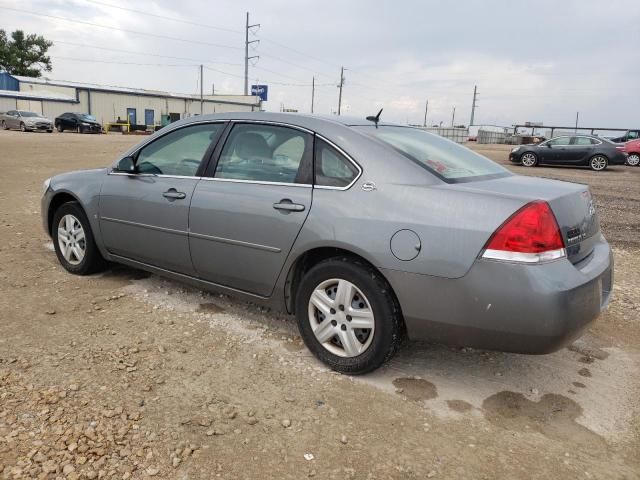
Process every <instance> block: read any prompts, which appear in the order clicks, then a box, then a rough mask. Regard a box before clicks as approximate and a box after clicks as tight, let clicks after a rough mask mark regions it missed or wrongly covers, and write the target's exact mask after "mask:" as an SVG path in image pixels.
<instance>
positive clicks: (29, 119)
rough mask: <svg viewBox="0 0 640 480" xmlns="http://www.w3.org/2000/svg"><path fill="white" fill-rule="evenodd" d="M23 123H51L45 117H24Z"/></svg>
mask: <svg viewBox="0 0 640 480" xmlns="http://www.w3.org/2000/svg"><path fill="white" fill-rule="evenodd" d="M24 121H25V122H49V123H51V120H49V119H48V118H47V117H24Z"/></svg>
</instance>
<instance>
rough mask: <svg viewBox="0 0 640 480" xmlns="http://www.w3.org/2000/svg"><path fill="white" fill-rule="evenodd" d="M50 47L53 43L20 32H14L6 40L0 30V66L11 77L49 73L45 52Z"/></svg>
mask: <svg viewBox="0 0 640 480" xmlns="http://www.w3.org/2000/svg"><path fill="white" fill-rule="evenodd" d="M52 45H53V42H51V41H49V40H47V39H45V38H44V37H43V36H42V35H36V34H34V33H32V34H30V35H25V34H24V32H23V31H22V30H16V31H15V32H13V33H12V34H11V38H8V37H7V33H6V32H5V31H4V30H0V66H2V67H4V68H6V70H7V72H9V73H11V74H13V75H23V76H25V77H39V76H40V75H42V71H43V70H46V71H47V72H50V71H51V58H49V56H48V55H47V50H49V47H51V46H52Z"/></svg>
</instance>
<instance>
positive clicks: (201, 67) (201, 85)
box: [200, 65, 204, 115]
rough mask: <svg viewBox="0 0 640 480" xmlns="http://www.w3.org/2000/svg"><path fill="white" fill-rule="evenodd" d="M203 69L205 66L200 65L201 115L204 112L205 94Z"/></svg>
mask: <svg viewBox="0 0 640 480" xmlns="http://www.w3.org/2000/svg"><path fill="white" fill-rule="evenodd" d="M202 69H203V66H202V65H200V115H202V114H203V113H204V94H203V92H204V91H203V88H204V83H203V82H202V79H203V77H204V75H203V73H202Z"/></svg>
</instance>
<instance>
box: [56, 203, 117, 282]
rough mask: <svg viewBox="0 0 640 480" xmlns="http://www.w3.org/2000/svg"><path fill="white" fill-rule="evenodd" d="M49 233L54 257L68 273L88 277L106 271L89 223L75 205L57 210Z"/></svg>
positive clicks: (68, 204)
mask: <svg viewBox="0 0 640 480" xmlns="http://www.w3.org/2000/svg"><path fill="white" fill-rule="evenodd" d="M52 230H53V231H52V238H53V245H54V247H55V251H56V256H57V257H58V260H59V261H60V263H61V264H62V266H63V267H64V268H65V269H66V270H67V271H69V272H71V273H74V274H76V275H88V274H90V273H95V272H99V271H100V270H103V269H104V268H105V266H106V262H105V260H104V258H102V255H101V254H100V251H99V250H98V247H97V246H96V243H95V240H94V238H93V233H92V232H91V225H90V224H89V220H88V219H87V216H86V215H85V213H84V210H82V207H80V205H79V204H78V203H77V202H68V203H65V204H63V205H61V206H60V207H59V208H58V210H56V212H55V214H54V215H53V225H52Z"/></svg>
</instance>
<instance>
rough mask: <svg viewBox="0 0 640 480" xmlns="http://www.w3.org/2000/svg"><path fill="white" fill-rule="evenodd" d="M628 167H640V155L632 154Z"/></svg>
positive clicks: (628, 159)
mask: <svg viewBox="0 0 640 480" xmlns="http://www.w3.org/2000/svg"><path fill="white" fill-rule="evenodd" d="M627 165H631V166H632V167H637V166H638V165H640V154H638V153H632V154H631V155H629V157H627Z"/></svg>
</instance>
